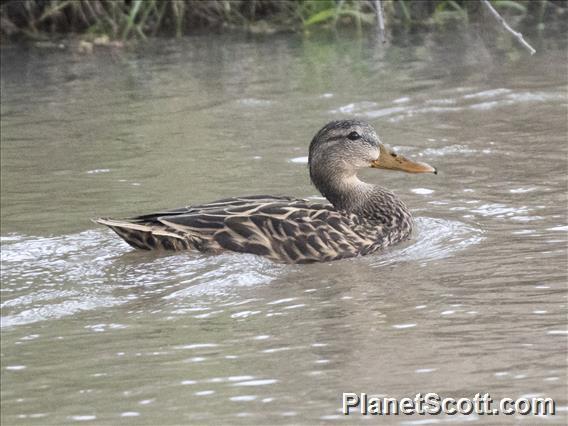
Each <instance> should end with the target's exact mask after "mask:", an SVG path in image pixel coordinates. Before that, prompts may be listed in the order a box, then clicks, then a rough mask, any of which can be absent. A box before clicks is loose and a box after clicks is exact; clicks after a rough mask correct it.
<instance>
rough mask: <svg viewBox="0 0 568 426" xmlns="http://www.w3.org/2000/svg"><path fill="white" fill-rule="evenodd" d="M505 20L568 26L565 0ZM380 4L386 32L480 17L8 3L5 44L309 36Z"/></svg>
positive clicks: (452, 7) (216, 0)
mask: <svg viewBox="0 0 568 426" xmlns="http://www.w3.org/2000/svg"><path fill="white" fill-rule="evenodd" d="M491 4H492V5H493V7H494V8H495V9H496V10H497V11H499V13H501V14H502V15H504V16H506V17H507V19H512V20H513V22H514V23H515V24H518V25H519V26H521V27H523V28H525V29H528V30H544V29H546V27H547V26H548V25H549V24H550V25H552V26H559V25H560V26H562V25H564V26H566V22H568V19H566V18H567V17H568V3H567V2H566V1H564V0H531V1H526V0H525V1H519V0H491ZM379 5H382V8H383V9H384V16H385V21H386V30H387V32H390V33H391V34H394V35H396V34H397V33H400V32H415V31H420V30H423V29H428V28H430V27H433V26H443V25H447V23H448V22H453V23H454V24H455V23H458V24H459V25H466V24H467V23H468V22H470V21H475V20H479V19H483V18H481V17H482V16H485V15H482V13H483V12H482V10H481V9H482V4H481V2H479V1H472V0H382V1H377V0H3V2H2V3H1V5H0V29H1V36H2V39H3V40H4V39H7V38H28V39H45V38H49V37H53V36H56V35H59V34H68V33H78V34H83V35H84V37H90V36H92V37H93V38H95V37H100V36H104V37H107V38H109V39H112V40H121V41H124V40H127V39H136V38H137V39H146V38H147V37H149V36H156V35H165V36H176V37H181V36H182V35H185V34H188V33H191V32H193V31H197V30H201V29H204V28H210V29H214V28H238V29H244V30H247V31H250V32H258V33H273V32H278V31H295V32H297V31H309V30H310V29H311V28H314V27H325V28H329V29H336V28H339V27H344V26H354V27H356V28H357V29H358V30H362V29H363V28H365V27H369V28H374V27H376V26H377V22H378V20H377V15H378V14H377V7H378V6H379Z"/></svg>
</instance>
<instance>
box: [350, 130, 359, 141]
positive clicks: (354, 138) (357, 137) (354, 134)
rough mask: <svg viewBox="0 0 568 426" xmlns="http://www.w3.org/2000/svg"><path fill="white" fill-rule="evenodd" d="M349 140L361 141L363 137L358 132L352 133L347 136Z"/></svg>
mask: <svg viewBox="0 0 568 426" xmlns="http://www.w3.org/2000/svg"><path fill="white" fill-rule="evenodd" d="M347 139H349V140H352V141H356V140H357V139H361V135H360V134H359V133H357V132H351V133H349V134H348V135H347Z"/></svg>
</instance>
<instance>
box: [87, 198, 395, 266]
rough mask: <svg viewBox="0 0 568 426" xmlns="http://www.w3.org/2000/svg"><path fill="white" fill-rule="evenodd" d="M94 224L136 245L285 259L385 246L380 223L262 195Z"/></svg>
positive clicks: (322, 257) (322, 206)
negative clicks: (233, 252) (250, 254)
mask: <svg viewBox="0 0 568 426" xmlns="http://www.w3.org/2000/svg"><path fill="white" fill-rule="evenodd" d="M96 222H98V223H101V224H104V225H107V226H109V227H110V228H111V229H113V230H114V231H115V232H116V233H117V234H118V235H119V236H120V237H122V238H123V239H124V240H125V241H126V242H127V243H129V244H130V245H131V246H133V247H135V248H138V249H145V250H151V249H165V250H187V249H196V250H199V251H203V252H213V253H218V252H221V251H223V250H230V251H235V252H240V253H252V254H256V255H260V256H265V257H268V258H270V259H272V260H275V261H281V262H286V263H309V262H318V261H328V260H335V259H340V258H345V257H353V256H357V255H360V254H367V253H370V252H372V251H375V250H377V249H379V248H382V247H383V246H385V245H387V244H388V241H387V239H386V238H385V237H386V236H385V235H384V233H385V232H384V231H385V230H383V228H382V226H380V225H377V224H375V223H368V222H366V221H365V220H362V219H361V218H359V217H358V216H356V215H354V214H346V213H344V212H339V211H337V210H335V209H334V207H333V206H332V205H330V204H322V203H314V202H311V201H309V200H304V199H294V198H290V197H274V196H267V195H259V196H249V197H236V198H227V199H223V200H218V201H215V202H212V203H207V204H201V205H195V206H189V207H182V208H179V209H174V210H167V211H162V212H156V213H152V214H147V215H142V216H137V217H133V218H129V219H125V220H114V219H107V218H100V219H96Z"/></svg>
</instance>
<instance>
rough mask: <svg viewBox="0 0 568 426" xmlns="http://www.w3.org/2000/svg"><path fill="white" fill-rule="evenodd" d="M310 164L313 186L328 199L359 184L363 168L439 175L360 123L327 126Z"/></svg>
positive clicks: (319, 134) (312, 151)
mask: <svg viewBox="0 0 568 426" xmlns="http://www.w3.org/2000/svg"><path fill="white" fill-rule="evenodd" d="M308 163H309V167H310V178H311V180H312V182H313V183H314V185H315V186H316V187H317V188H318V189H319V190H320V192H321V193H322V194H323V195H324V196H326V197H327V198H328V199H330V196H331V197H333V196H334V195H335V194H333V193H338V192H343V191H349V190H350V189H351V187H352V186H354V185H355V184H357V183H359V182H360V181H359V180H358V179H357V176H356V174H357V171H358V170H359V169H363V168H369V167H371V168H377V169H387V170H400V171H403V172H407V173H437V172H436V169H435V168H434V167H432V166H430V165H428V164H426V163H421V162H417V161H413V160H410V159H408V158H406V157H404V156H403V155H400V154H397V153H396V152H394V151H393V150H392V148H390V147H388V146H386V145H384V144H383V143H382V142H381V141H380V139H379V137H378V136H377V133H376V132H375V129H373V127H372V126H371V125H370V124H368V123H365V122H363V121H358V120H339V121H332V122H330V123H328V124H326V125H325V126H324V127H323V128H322V129H321V130H320V131H319V132H317V134H316V135H315V136H314V138H313V139H312V142H311V144H310V152H309V157H308ZM330 201H331V202H332V203H334V201H333V200H331V199H330ZM334 204H335V203H334Z"/></svg>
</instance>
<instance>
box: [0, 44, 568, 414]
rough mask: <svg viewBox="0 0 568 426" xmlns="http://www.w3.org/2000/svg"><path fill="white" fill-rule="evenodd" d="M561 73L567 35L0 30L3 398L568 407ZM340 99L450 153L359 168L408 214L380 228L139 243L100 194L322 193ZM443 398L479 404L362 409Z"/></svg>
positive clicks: (125, 205)
mask: <svg viewBox="0 0 568 426" xmlns="http://www.w3.org/2000/svg"><path fill="white" fill-rule="evenodd" d="M444 41H445V43H444ZM450 42H451V45H450V44H449V43H450ZM567 83H568V81H567V76H566V50H565V48H555V47H550V48H548V49H547V48H546V47H539V53H538V54H537V55H536V56H535V57H533V58H529V57H528V56H525V55H524V53H519V54H518V55H515V56H513V57H511V56H510V55H508V54H507V53H504V54H501V53H499V52H498V51H496V50H495V49H486V48H485V47H483V44H479V42H476V43H470V42H468V41H463V40H462V41H460V40H458V39H456V38H446V39H442V40H441V42H434V43H430V42H428V43H426V44H425V45H424V46H421V47H405V46H400V47H397V46H391V47H389V48H388V49H386V50H383V49H381V48H377V47H376V46H374V44H373V43H372V42H368V41H350V40H349V39H343V40H339V41H334V40H311V41H310V40H307V41H301V39H296V38H292V37H282V38H270V39H266V40H246V39H242V38H239V37H217V36H208V37H194V38H190V39H187V40H183V41H180V42H156V43H155V44H153V45H151V46H149V47H147V48H145V49H141V50H138V51H111V50H104V49H100V50H98V51H96V52H95V54H93V55H91V56H83V55H78V54H74V53H69V52H67V51H62V52H44V51H40V50H28V51H26V50H21V49H17V48H4V50H3V51H2V78H1V91H2V110H1V113H2V125H1V135H2V139H1V178H2V180H1V197H2V198H1V203H2V210H1V219H2V228H1V237H2V293H1V296H2V298H1V302H2V305H1V306H2V362H1V379H2V407H1V408H2V409H1V413H2V423H3V424H6V425H8V424H37V425H43V424H62V423H76V422H85V423H98V424H119V423H124V424H182V423H194V424H219V423H231V424H250V423H252V422H260V423H266V424H268V423H270V424H273V423H276V424H279V423H288V424H298V423H334V422H345V421H347V422H351V423H353V422H357V421H358V420H360V419H361V418H359V417H355V418H353V417H352V416H350V417H347V418H346V417H345V416H343V415H341V414H340V413H339V411H338V410H339V409H340V404H341V393H342V392H367V393H370V394H381V395H387V396H392V397H403V396H411V397H412V396H414V395H415V394H416V393H417V392H422V393H426V392H437V393H439V394H440V395H442V396H448V397H455V398H459V397H472V396H473V395H474V394H475V393H477V392H482V393H483V392H489V393H490V394H491V395H492V396H493V397H494V398H501V397H511V398H518V397H521V396H525V397H532V396H543V397H552V398H555V399H556V402H557V415H556V416H555V417H553V418H550V419H547V420H548V421H547V423H548V424H556V423H558V424H560V423H564V422H566V415H567V413H566V412H567V410H568V398H567V396H566V395H567V375H566V373H567V370H566V354H567V337H568V336H567V333H568V331H567V324H566V322H567V321H566V320H567V312H568V310H567V300H566V296H567V288H566V284H567V283H566V281H567V271H566V264H567V263H566V262H567V248H566V243H567V230H568V224H567V217H566V203H567V200H566V189H567V179H566V178H567V155H568V148H567V144H566V140H567V131H568V125H567V101H568V96H567ZM348 117H357V118H361V119H366V120H368V121H370V122H371V123H372V124H374V125H375V126H376V127H377V129H378V132H379V134H380V135H381V137H382V139H383V140H384V141H385V142H387V143H390V144H391V145H393V146H395V147H397V148H398V150H399V151H400V152H402V153H405V154H408V155H410V156H411V157H415V158H420V159H422V160H424V161H427V162H429V163H431V164H433V165H435V166H437V167H438V169H439V170H440V171H441V174H440V175H438V176H412V175H403V174H396V173H389V172H377V171H375V170H370V171H368V172H365V173H364V176H363V177H364V178H365V179H366V180H367V181H369V182H374V183H381V184H383V185H384V186H387V187H389V188H392V189H393V190H395V191H396V192H397V193H398V194H400V196H401V197H402V198H403V199H404V200H405V201H406V203H407V204H408V205H409V206H410V207H411V209H412V211H413V212H414V214H415V216H416V218H417V219H416V220H417V231H416V234H415V236H414V239H413V241H411V242H408V243H405V244H404V245H402V246H398V247H395V248H393V249H392V250H390V251H389V252H387V253H383V254H379V255H374V256H369V257H365V258H358V259H351V260H345V261H339V262H335V263H330V264H317V265H308V266H289V265H275V264H272V263H270V262H269V261H266V260H264V259H261V258H256V257H254V256H250V255H236V254H230V253H228V254H224V255H221V256H218V257H210V256H205V255H202V254H195V253H181V254H157V253H141V252H135V251H132V250H131V249H130V248H129V247H128V246H127V245H126V244H124V243H123V242H122V241H120V240H119V239H118V238H116V236H115V235H114V234H113V233H112V232H111V231H109V230H107V229H103V228H102V227H97V226H95V225H93V224H92V223H91V222H89V220H88V218H89V217H92V216H98V215H109V216H118V217H120V216H124V215H131V214H134V213H143V212H146V211H152V210H156V209H161V208H167V207H176V206H179V205H186V204H189V203H192V202H200V201H210V200H213V199H216V198H221V197H225V196H234V195H245V194H254V193H273V194H275V195H276V194H288V195H296V196H303V197H309V196H317V195H318V194H317V193H316V191H315V189H314V188H313V187H312V186H310V183H309V179H308V176H307V170H306V165H305V156H306V155H307V146H308V143H309V140H310V139H311V137H312V136H313V134H314V133H315V132H316V131H317V130H318V129H319V128H320V127H321V126H322V125H323V124H324V123H325V122H327V121H329V120H331V119H335V118H348ZM456 420H457V421H458V422H460V421H466V420H473V421H477V422H480V423H483V422H487V421H488V420H487V418H483V417H480V416H471V417H469V418H468V419H465V418H457V419H456V418H455V417H438V418H436V417H426V418H425V417H413V418H403V417H398V418H382V419H376V418H375V421H381V422H383V423H387V424H392V423H405V424H408V422H410V423H413V422H417V423H416V424H419V423H420V422H424V421H431V422H447V421H454V422H455V421H456ZM489 420H490V421H491V422H503V421H506V422H511V421H513V422H525V423H526V422H529V423H530V422H533V423H534V419H531V418H526V419H523V418H521V417H513V418H510V417H508V418H505V417H504V416H499V417H493V418H491V419H489Z"/></svg>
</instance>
